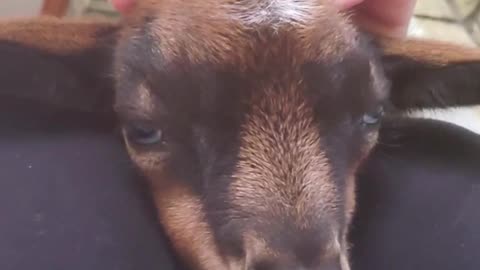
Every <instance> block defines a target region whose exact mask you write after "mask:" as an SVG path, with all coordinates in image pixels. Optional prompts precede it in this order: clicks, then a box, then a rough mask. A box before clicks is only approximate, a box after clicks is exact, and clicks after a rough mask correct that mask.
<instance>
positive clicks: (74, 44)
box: [0, 17, 118, 55]
mask: <svg viewBox="0 0 480 270" xmlns="http://www.w3.org/2000/svg"><path fill="white" fill-rule="evenodd" d="M0 25H1V27H0V40H2V41H10V42H14V43H21V44H22V45H26V46H29V47H31V48H36V49H40V50H43V51H46V52H50V53H59V54H63V55H68V54H71V53H75V52H78V51H82V50H85V48H93V47H96V46H98V42H99V39H100V38H101V37H102V32H104V31H107V30H110V29H111V28H114V27H117V26H118V25H117V24H116V23H115V22H110V21H107V20H105V21H103V20H97V21H92V20H88V19H77V20H70V21H68V22H65V21H64V20H62V19H58V18H54V17H41V18H34V19H22V20H15V21H9V20H7V21H3V22H1V21H0Z"/></svg>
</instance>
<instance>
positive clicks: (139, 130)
mask: <svg viewBox="0 0 480 270" xmlns="http://www.w3.org/2000/svg"><path fill="white" fill-rule="evenodd" d="M125 133H126V136H127V138H128V139H129V140H130V141H132V142H135V143H138V144H143V145H152V144H157V143H160V142H162V141H163V132H162V130H161V129H157V128H153V127H149V126H145V125H129V126H127V127H125Z"/></svg>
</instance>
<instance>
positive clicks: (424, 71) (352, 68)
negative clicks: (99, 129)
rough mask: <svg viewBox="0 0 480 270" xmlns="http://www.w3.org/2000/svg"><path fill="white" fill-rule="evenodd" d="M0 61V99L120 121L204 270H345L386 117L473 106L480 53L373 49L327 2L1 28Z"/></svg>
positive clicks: (380, 42) (179, 238)
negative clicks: (358, 181)
mask: <svg viewBox="0 0 480 270" xmlns="http://www.w3.org/2000/svg"><path fill="white" fill-rule="evenodd" d="M0 57H1V59H2V62H1V64H0V69H1V70H0V71H1V72H0V83H1V85H2V89H1V91H0V95H17V96H23V97H26V98H35V99H40V100H43V101H44V102H48V103H51V104H56V105H59V106H67V107H71V108H73V109H76V110H86V111H91V112H92V111H93V112H97V113H98V116H99V117H101V116H102V117H103V116H105V117H108V118H109V119H111V121H112V122H114V121H115V123H117V124H118V126H119V127H120V128H121V130H122V134H123V136H124V139H125V144H126V147H127V148H128V150H129V153H130V155H131V159H132V161H133V162H134V164H135V165H136V166H137V167H138V168H139V170H140V171H141V172H142V173H143V174H144V175H145V176H146V178H147V179H148V180H149V183H150V186H151V190H152V193H153V195H154V198H155V203H156V206H157V209H158V216H159V219H160V221H161V223H162V226H163V227H164V228H165V230H166V231H167V234H168V236H169V237H170V240H171V241H172V244H173V246H174V248H175V250H176V251H177V253H178V254H179V255H180V256H181V258H182V259H183V261H184V262H185V263H186V264H187V265H188V266H189V267H190V268H192V269H199V270H204V269H232V270H236V269H258V270H260V269H276V270H279V269H325V270H326V269H341V270H348V269H349V259H348V249H349V245H348V243H347V240H346V239H347V234H348V229H349V224H350V221H351V216H352V213H354V210H355V184H354V182H355V181H354V180H355V175H356V172H357V168H358V167H359V166H360V165H361V164H362V162H363V161H364V160H365V159H366V158H367V157H368V154H369V153H370V151H371V149H372V148H373V147H374V146H375V145H376V143H377V132H378V128H379V126H380V124H381V118H382V116H383V112H384V111H385V112H387V113H391V114H394V113H399V112H400V113H401V112H404V111H406V110H410V109H417V108H434V107H446V106H462V105H472V104H478V103H480V88H479V86H480V79H478V74H479V71H480V62H479V60H480V51H478V50H476V49H467V48H463V47H460V46H456V45H450V44H443V43H437V42H431V41H423V40H391V39H384V38H380V37H376V36H374V35H371V34H367V33H365V32H362V31H360V30H359V29H356V27H354V25H353V24H352V23H351V22H350V21H349V17H348V15H347V14H343V13H341V12H340V11H338V10H336V8H335V7H334V6H333V5H331V4H330V3H329V1H323V0H261V1H253V0H241V1H240V0H217V1H211V0H203V1H173V0H156V1H155V0H151V1H147V0H145V1H140V3H139V4H138V5H137V7H136V9H135V10H134V12H132V14H131V15H129V16H128V17H126V18H124V19H122V21H121V22H100V21H93V20H89V21H72V20H58V19H50V18H34V19H24V20H13V21H5V22H2V23H0ZM40 85H41V86H42V87H39V86H40ZM37 88H38V89H50V91H48V92H43V91H42V92H36V91H35V89H37Z"/></svg>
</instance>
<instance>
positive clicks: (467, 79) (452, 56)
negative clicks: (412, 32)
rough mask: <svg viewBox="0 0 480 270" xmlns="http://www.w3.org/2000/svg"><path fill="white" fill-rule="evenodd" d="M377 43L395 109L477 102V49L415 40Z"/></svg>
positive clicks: (479, 81) (479, 96)
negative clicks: (381, 54) (380, 48)
mask: <svg viewBox="0 0 480 270" xmlns="http://www.w3.org/2000/svg"><path fill="white" fill-rule="evenodd" d="M379 44H380V45H381V47H382V50H383V59H382V61H383V64H384V67H385V71H386V75H387V77H388V79H389V80H390V82H391V84H392V85H391V86H392V88H391V91H392V92H391V102H392V103H393V106H394V107H395V108H396V109H399V110H409V109H422V108H444V107H453V106H467V105H477V104H480V49H475V48H469V47H464V46H460V45H454V44H449V43H444V42H438V41H430V40H419V39H418V40H415V39H411V40H394V39H380V40H379Z"/></svg>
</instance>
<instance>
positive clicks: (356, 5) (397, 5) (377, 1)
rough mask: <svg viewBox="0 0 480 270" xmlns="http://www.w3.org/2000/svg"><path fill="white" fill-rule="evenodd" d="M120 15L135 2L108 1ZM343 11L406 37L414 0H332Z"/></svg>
mask: <svg viewBox="0 0 480 270" xmlns="http://www.w3.org/2000/svg"><path fill="white" fill-rule="evenodd" d="M110 1H111V2H112V4H113V6H114V7H115V8H116V9H117V10H118V11H119V12H120V13H122V14H126V13H128V12H129V11H130V10H131V9H132V8H133V6H134V5H135V2H136V1H137V0H110ZM334 1H336V3H337V4H338V5H339V7H340V8H341V9H343V10H346V9H353V11H354V14H355V16H354V18H355V21H356V22H357V23H358V24H359V25H361V26H362V27H364V28H366V29H368V30H370V31H372V32H376V33H378V34H381V35H385V36H390V37H403V36H405V35H406V33H407V30H408V25H409V22H410V18H411V17H412V13H413V8H414V7H415V3H416V2H417V1H416V0H334Z"/></svg>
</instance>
